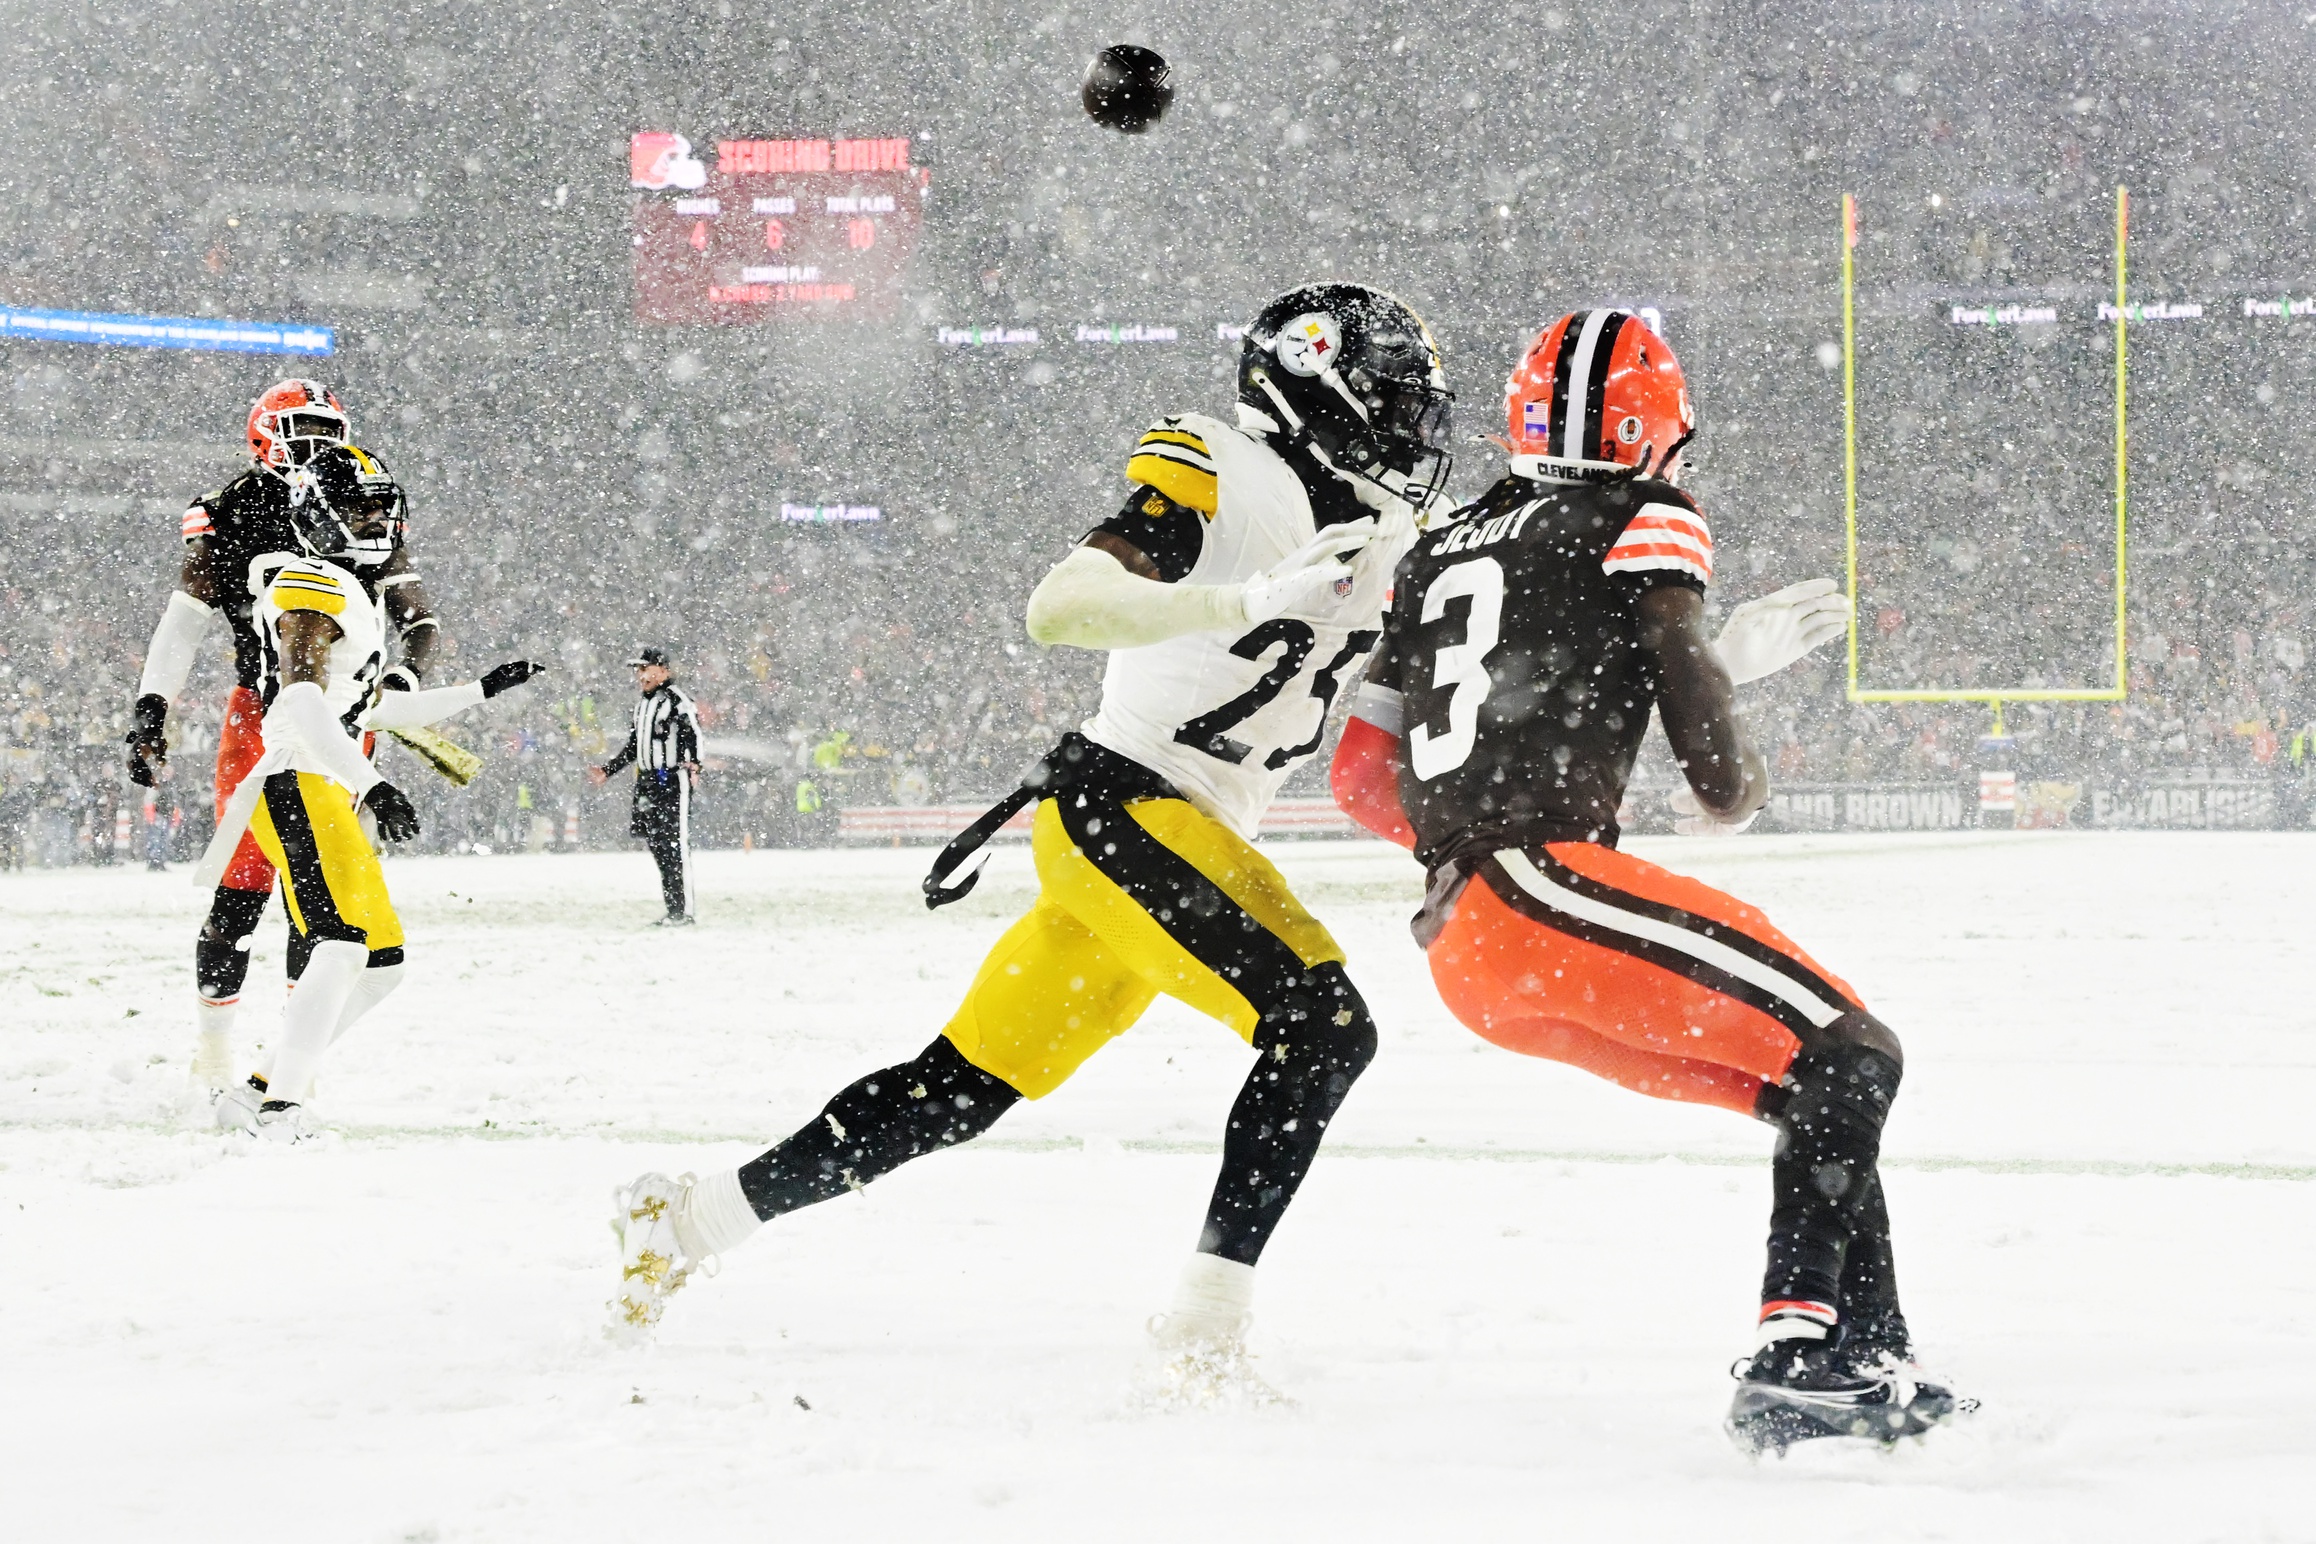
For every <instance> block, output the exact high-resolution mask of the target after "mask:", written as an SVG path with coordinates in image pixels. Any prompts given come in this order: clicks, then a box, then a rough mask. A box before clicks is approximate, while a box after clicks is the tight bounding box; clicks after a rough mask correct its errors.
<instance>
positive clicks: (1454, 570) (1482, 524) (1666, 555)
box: [1369, 476, 1713, 868]
mask: <svg viewBox="0 0 2316 1544" xmlns="http://www.w3.org/2000/svg"><path fill="white" fill-rule="evenodd" d="M1712 552H1713V542H1712V536H1711V534H1710V532H1709V531H1708V530H1707V528H1706V525H1705V519H1704V516H1703V514H1702V513H1701V512H1700V511H1699V510H1698V508H1697V505H1696V502H1695V501H1694V500H1693V499H1691V498H1690V497H1689V496H1688V495H1687V494H1685V493H1683V492H1682V491H1681V490H1680V489H1678V488H1676V487H1674V486H1672V485H1671V484H1670V483H1663V482H1656V481H1653V480H1649V479H1643V478H1624V479H1620V480H1616V481H1610V482H1540V481H1534V480H1531V479H1528V478H1524V477H1518V476H1507V477H1506V478H1504V479H1503V480H1502V481H1501V482H1499V483H1497V484H1496V486H1495V487H1493V488H1491V489H1489V490H1488V492H1487V493H1486V494H1484V495H1482V496H1481V498H1480V499H1479V500H1478V501H1477V502H1476V503H1474V504H1472V505H1470V506H1469V507H1468V508H1467V509H1465V510H1464V511H1462V512H1461V513H1460V514H1459V516H1458V517H1457V519H1456V520H1455V521H1454V523H1453V524H1451V525H1449V526H1447V527H1446V528H1445V529H1441V530H1433V531H1429V532H1426V533H1425V534H1424V536H1423V537H1422V538H1421V539H1420V540H1419V541H1418V542H1417V543H1416V546H1415V549H1414V550H1413V551H1411V552H1410V553H1409V554H1408V555H1407V557H1406V559H1405V560H1404V561H1403V562H1402V563H1401V564H1400V566H1399V573H1398V577H1397V580H1396V583H1395V585H1394V589H1393V594H1392V604H1391V611H1390V613H1389V615H1388V616H1387V617H1386V618H1385V619H1384V633H1383V642H1382V645H1381V647H1380V648H1379V649H1378V650H1377V654H1376V663H1375V666H1374V669H1373V670H1372V671H1371V673H1370V675H1369V684H1370V688H1371V689H1376V688H1380V689H1381V690H1382V691H1384V692H1386V693H1396V694H1398V697H1399V700H1400V708H1401V713H1400V761H1399V798H1400V803H1401V806H1402V807H1403V808H1404V809H1405V810H1406V812H1407V819H1408V823H1409V824H1410V825H1411V826H1413V827H1414V829H1415V834H1416V855H1417V856H1418V857H1420V858H1421V859H1423V861H1424V863H1425V864H1426V865H1427V866H1430V867H1434V868H1436V867H1438V866H1439V865H1441V864H1443V863H1446V862H1449V861H1451V860H1454V859H1457V858H1461V857H1466V856H1477V855H1479V854H1483V853H1487V852H1492V851H1495V850H1497V849H1499V848H1506V847H1521V848H1531V847H1537V846H1541V845H1542V844H1544V843H1547V842H1572V841H1574V842H1603V843H1606V844H1608V845H1610V846H1614V845H1615V843H1616V840H1617V835H1618V828H1617V822H1616V811H1617V806H1618V805H1619V804H1621V803H1622V802H1623V801H1624V787H1625V780H1626V779H1627V778H1628V777H1629V776H1630V775H1631V773H1632V764H1633V758H1634V756H1635V755H1637V754H1638V753H1639V750H1640V744H1641V739H1642V737H1643V736H1644V735H1646V734H1647V732H1648V726H1649V712H1650V710H1651V709H1652V708H1653V707H1654V706H1655V705H1656V700H1657V690H1658V683H1657V678H1656V671H1655V668H1654V665H1653V663H1652V662H1651V661H1650V659H1649V658H1648V656H1647V655H1646V654H1645V653H1644V652H1643V651H1642V649H1641V646H1640V598H1641V596H1642V595H1643V594H1645V593H1646V592H1647V591H1648V590H1649V589H1651V588H1652V587H1654V586H1656V585H1660V584H1678V585H1686V586H1688V587H1690V588H1692V589H1696V590H1700V591H1701V590H1703V589H1704V588H1705V585H1706V582H1707V581H1708V580H1709V579H1710V578H1711V577H1712V572H1713V569H1712Z"/></svg>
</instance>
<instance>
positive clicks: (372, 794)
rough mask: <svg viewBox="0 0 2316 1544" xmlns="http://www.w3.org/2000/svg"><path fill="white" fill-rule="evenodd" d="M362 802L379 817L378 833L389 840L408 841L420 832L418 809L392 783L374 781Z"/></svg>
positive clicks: (363, 796)
mask: <svg viewBox="0 0 2316 1544" xmlns="http://www.w3.org/2000/svg"><path fill="white" fill-rule="evenodd" d="M362 802H363V803H364V804H366V805H368V806H369V807H370V813H371V814H373V815H375V816H377V817H378V834H379V835H380V836H382V837H384V838H386V840H388V841H389V842H407V841H409V840H410V839H411V838H412V837H414V836H416V835H417V834H418V811H416V810H414V809H412V808H411V807H410V800H409V799H408V798H407V797H405V796H404V794H403V792H402V790H401V789H399V788H397V787H395V786H394V785H393V784H392V783H372V784H371V785H370V791H369V792H368V793H366V794H364V795H362Z"/></svg>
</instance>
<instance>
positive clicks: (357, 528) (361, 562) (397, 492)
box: [289, 445, 409, 568]
mask: <svg viewBox="0 0 2316 1544" xmlns="http://www.w3.org/2000/svg"><path fill="white" fill-rule="evenodd" d="M289 485H290V508H289V518H290V529H291V530H293V531H295V532H296V533H297V538H298V541H299V543H300V544H301V545H302V546H304V548H305V549H306V552H307V554H308V555H310V556H312V557H317V558H335V559H339V560H341V561H345V562H350V563H354V564H356V565H358V566H360V567H363V568H372V567H375V566H377V565H378V564H380V563H383V562H385V561H386V560H387V559H388V558H390V557H392V556H393V555H394V549H395V548H396V547H398V546H400V545H402V538H403V535H404V532H405V530H406V529H407V526H408V522H409V503H408V501H407V500H406V499H405V498H404V497H403V493H402V485H401V484H400V483H397V482H396V481H395V480H394V474H393V473H391V472H389V471H387V470H386V463H385V462H383V461H381V460H379V459H378V458H377V457H376V456H373V455H371V454H370V452H368V451H366V450H364V449H363V448H362V447H361V446H359V445H332V446H330V447H329V448H328V449H327V450H324V451H323V452H322V453H321V454H319V455H317V456H315V457H314V458H313V459H312V460H311V461H309V462H307V463H306V464H305V465H304V466H300V467H293V468H292V469H291V471H290V474H289ZM381 518H383V520H384V521H385V526H384V529H383V530H380V529H379V528H378V526H377V522H378V521H379V520H380V519H381ZM363 527H369V529H368V530H367V531H365V530H363V529H362V528H363Z"/></svg>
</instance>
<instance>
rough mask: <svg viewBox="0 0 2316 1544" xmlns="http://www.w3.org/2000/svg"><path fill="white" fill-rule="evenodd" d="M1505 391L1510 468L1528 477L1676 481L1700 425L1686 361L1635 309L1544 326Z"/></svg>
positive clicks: (1585, 314) (1579, 315) (1573, 316)
mask: <svg viewBox="0 0 2316 1544" xmlns="http://www.w3.org/2000/svg"><path fill="white" fill-rule="evenodd" d="M1504 396H1505V405H1506V407H1507V408H1508V410H1509V415H1510V419H1511V445H1512V470H1514V471H1515V472H1524V473H1529V474H1531V475H1533V474H1535V473H1542V474H1543V475H1545V476H1548V477H1578V478H1584V477H1605V476H1612V475H1615V474H1617V473H1620V472H1637V473H1640V474H1642V475H1644V476H1645V475H1649V474H1651V473H1653V474H1654V475H1656V476H1658V477H1662V478H1665V479H1667V480H1668V481H1670V480H1671V479H1672V477H1673V474H1674V467H1673V458H1674V457H1675V456H1677V455H1679V454H1680V450H1681V447H1682V446H1683V445H1686V444H1687V443H1688V442H1689V439H1690V437H1691V436H1692V435H1694V434H1695V433H1696V432H1697V412H1696V408H1695V407H1694V406H1692V405H1691V403H1690V401H1689V384H1688V382H1687V380H1685V379H1684V378H1683V377H1682V375H1681V362H1680V361H1679V360H1678V359H1675V358H1674V357H1673V351H1672V348H1671V347H1670V346H1669V345H1668V344H1667V343H1666V342H1665V340H1664V339H1662V338H1660V337H1658V336H1657V335H1656V334H1655V333H1654V332H1652V331H1650V330H1649V325H1648V324H1647V323H1646V322H1644V321H1642V320H1641V319H1640V318H1639V317H1637V316H1635V315H1633V314H1632V313H1631V312H1630V311H1610V310H1599V311H1573V312H1570V313H1569V314H1568V315H1566V316H1564V317H1562V318H1560V320H1559V321H1557V322H1554V323H1553V324H1552V325H1551V326H1549V327H1547V328H1545V329H1544V332H1543V335H1542V336H1541V337H1539V338H1537V340H1536V341H1535V343H1534V344H1533V345H1532V346H1531V347H1530V348H1529V350H1528V357H1527V358H1525V359H1523V360H1521V361H1520V365H1519V368H1518V369H1516V370H1514V371H1513V372H1512V379H1511V381H1510V382H1509V383H1508V384H1507V385H1506V386H1505V388H1504Z"/></svg>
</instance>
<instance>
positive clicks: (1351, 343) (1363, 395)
mask: <svg viewBox="0 0 2316 1544" xmlns="http://www.w3.org/2000/svg"><path fill="white" fill-rule="evenodd" d="M1238 399H1239V404H1240V409H1241V413H1242V421H1243V422H1246V423H1247V424H1248V425H1249V426H1250V427H1259V428H1262V429H1263V430H1264V432H1265V433H1272V434H1276V435H1277V437H1278V438H1277V442H1276V443H1277V444H1278V446H1279V448H1280V449H1281V450H1282V451H1283V452H1284V453H1286V454H1287V455H1288V456H1289V457H1290V458H1291V459H1292V460H1294V461H1296V462H1297V463H1299V464H1302V465H1309V464H1311V463H1316V464H1317V466H1316V470H1318V471H1320V472H1322V473H1324V474H1330V475H1332V476H1333V477H1335V478H1337V479H1339V480H1341V481H1342V482H1345V483H1348V484H1349V485H1350V486H1351V490H1352V492H1353V493H1354V494H1357V495H1358V496H1359V497H1361V498H1362V499H1365V498H1368V497H1369V496H1370V495H1371V494H1373V493H1376V492H1380V493H1381V494H1383V495H1385V496H1388V497H1391V498H1395V499H1403V500H1405V501H1407V502H1408V503H1410V504H1413V505H1414V506H1415V507H1416V508H1417V509H1418V510H1422V509H1425V508H1427V507H1428V506H1429V504H1430V502H1431V500H1432V499H1433V498H1434V497H1435V496H1436V495H1437V494H1438V492H1439V490H1440V489H1441V488H1442V487H1443V486H1444V485H1445V484H1446V481H1447V473H1448V465H1449V456H1448V421H1449V416H1450V411H1451V409H1452V408H1453V406H1454V403H1455V395H1454V393H1452V392H1450V391H1449V390H1448V387H1447V376H1446V373H1445V372H1444V371H1443V370H1442V369H1441V368H1440V357H1439V347H1438V345H1437V344H1435V343H1434V342H1433V341H1432V336H1431V329H1430V328H1428V327H1426V326H1425V325H1424V322H1423V318H1422V317H1420V316H1418V315H1416V314H1415V312H1414V311H1413V310H1412V309H1410V308H1409V307H1408V305H1407V304H1406V303H1405V302H1404V301H1402V300H1400V299H1399V298H1398V297H1396V296H1393V295H1389V294H1386V293H1384V292H1383V291H1382V290H1379V289H1374V288H1372V287H1370V286H1368V285H1365V284H1348V283H1340V282H1329V283H1322V284H1305V285H1301V286H1299V287H1297V288H1295V289H1291V290H1289V291H1287V292H1286V293H1285V294H1283V295H1281V296H1279V297H1278V298H1277V299H1275V300H1273V301H1272V302H1271V303H1270V304H1269V305H1267V306H1265V307H1263V308H1262V310H1261V311H1260V312H1259V313H1257V315H1256V316H1255V319H1254V321H1253V322H1252V323H1251V324H1250V325H1249V326H1248V328H1247V330H1246V338H1245V340H1244V342H1243V343H1242V344H1241V345H1240V348H1239V360H1238Z"/></svg>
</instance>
